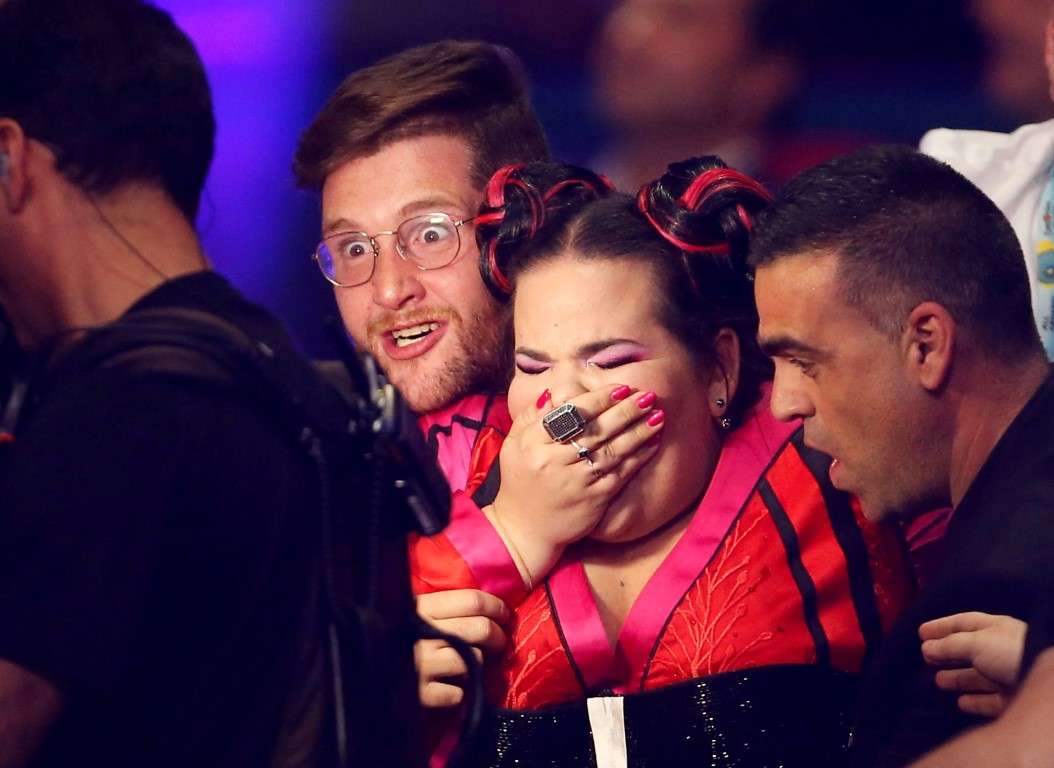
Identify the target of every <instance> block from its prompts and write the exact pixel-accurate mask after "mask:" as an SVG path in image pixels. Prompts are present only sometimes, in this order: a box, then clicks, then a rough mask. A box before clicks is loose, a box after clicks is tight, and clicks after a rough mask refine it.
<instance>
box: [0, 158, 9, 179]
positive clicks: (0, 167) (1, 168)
mask: <svg viewBox="0 0 1054 768" xmlns="http://www.w3.org/2000/svg"><path fill="white" fill-rule="evenodd" d="M10 162H11V161H10V160H8V159H7V153H6V152H0V179H6V178H7V165H8V163H10Z"/></svg>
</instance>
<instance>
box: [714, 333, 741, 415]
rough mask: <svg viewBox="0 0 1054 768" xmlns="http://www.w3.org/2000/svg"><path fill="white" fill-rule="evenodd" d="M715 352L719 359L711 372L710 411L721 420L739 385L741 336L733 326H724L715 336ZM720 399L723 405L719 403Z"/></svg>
mask: <svg viewBox="0 0 1054 768" xmlns="http://www.w3.org/2000/svg"><path fill="white" fill-rule="evenodd" d="M714 352H715V354H716V356H717V360H716V361H715V363H714V367H713V370H712V373H711V378H710V385H709V387H708V390H707V392H708V394H709V397H710V403H709V406H710V413H711V414H712V415H713V417H714V419H715V420H720V418H721V417H722V416H724V415H725V411H726V410H727V409H728V404H729V403H731V402H732V398H733V397H734V396H735V394H736V387H737V386H738V385H739V336H737V335H736V332H735V331H733V330H732V329H731V328H722V329H721V330H719V331H718V332H717V335H716V336H714ZM719 401H720V403H721V405H718V404H717V403H718V402H719Z"/></svg>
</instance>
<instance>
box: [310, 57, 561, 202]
mask: <svg viewBox="0 0 1054 768" xmlns="http://www.w3.org/2000/svg"><path fill="white" fill-rule="evenodd" d="M436 134H439V135H450V136H458V137H462V138H464V139H465V142H466V144H467V146H468V149H469V153H470V157H471V160H470V162H471V166H470V168H469V173H470V178H471V179H472V181H473V182H474V183H475V184H476V185H477V186H478V187H480V188H482V187H483V186H484V185H485V184H486V182H487V179H488V178H490V176H491V174H492V173H494V172H495V171H496V170H497V169H498V168H501V167H502V166H504V165H508V164H510V163H517V162H527V161H530V160H544V159H546V158H548V156H549V147H548V144H547V143H546V140H545V134H544V132H543V131H542V127H541V123H540V122H539V121H538V117H537V115H535V113H534V110H533V109H532V108H531V104H530V99H529V97H528V92H527V83H526V78H525V77H524V74H523V68H522V65H521V64H520V61H519V59H518V58H517V57H516V55H515V54H513V53H512V51H510V50H509V49H507V48H503V47H501V46H497V45H492V44H490V43H483V42H476V41H455V40H444V41H441V42H437V43H430V44H428V45H422V46H418V47H416V48H410V49H408V50H406V51H403V52H402V53H398V54H396V55H394V56H391V57H389V58H387V59H384V60H382V61H380V62H378V63H376V64H374V65H373V66H370V67H367V68H365V69H361V70H359V71H357V72H354V73H352V74H351V75H349V76H348V77H347V78H346V79H345V80H344V82H343V83H341V85H340V87H338V88H337V90H336V92H335V93H334V94H333V95H332V96H331V97H330V99H329V101H327V102H326V103H325V105H324V106H323V107H322V110H321V111H320V112H319V114H318V116H317V117H316V118H315V121H314V122H313V123H312V124H311V125H310V126H309V127H308V129H307V130H306V131H304V133H303V134H302V135H301V137H300V142H299V144H298V146H297V151H296V157H295V159H294V163H293V172H294V173H295V174H296V180H297V184H298V186H300V187H305V188H315V189H317V188H319V187H321V186H322V184H323V183H324V182H325V180H326V177H327V176H329V174H331V173H332V172H333V171H334V170H336V169H337V168H339V167H340V166H341V165H343V164H344V163H346V162H348V161H350V160H355V159H357V158H360V157H368V156H369V155H372V154H374V153H375V152H378V151H379V150H381V149H383V148H384V147H385V146H387V145H388V144H391V143H392V142H395V141H399V140H402V139H409V138H416V137H418V136H429V135H436Z"/></svg>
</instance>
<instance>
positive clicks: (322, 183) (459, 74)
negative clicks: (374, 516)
mask: <svg viewBox="0 0 1054 768" xmlns="http://www.w3.org/2000/svg"><path fill="white" fill-rule="evenodd" d="M547 155H548V147H547V145H546V141H545V136H544V134H543V132H542V128H541V125H540V124H539V122H538V119H537V117H536V116H535V114H534V112H533V111H532V109H531V106H530V102H529V100H528V97H527V92H526V83H525V80H524V76H523V72H522V70H521V68H520V65H519V62H518V61H517V60H516V58H515V56H514V55H513V54H512V52H511V51H509V50H507V49H505V48H501V47H498V46H494V45H490V44H488V43H481V42H458V41H443V42H438V43H432V44H429V45H423V46H420V47H417V48H412V49H410V50H407V51H404V52H402V53H399V54H397V55H395V56H392V57H390V58H388V59H385V60H383V61H381V62H379V63H377V64H375V65H373V66H371V67H368V68H366V69H363V70H360V71H358V72H355V73H353V74H352V75H350V76H349V77H348V78H347V79H346V80H345V81H344V82H343V83H342V84H341V85H340V87H339V88H338V89H337V91H336V92H335V93H334V94H333V95H332V96H331V97H330V99H329V101H327V102H326V104H325V105H324V106H323V107H322V110H321V111H320V112H319V114H318V116H317V117H316V118H315V121H314V123H312V125H311V126H310V127H309V128H308V129H307V130H306V131H305V132H304V134H303V136H302V138H301V140H300V145H299V147H298V148H297V153H296V160H295V166H294V170H295V172H296V175H297V180H298V182H299V184H300V185H301V186H303V187H308V188H316V189H320V190H321V194H322V235H323V240H322V242H321V243H320V244H319V248H318V251H317V252H316V258H317V259H318V262H319V266H320V267H321V268H322V273H323V275H324V276H325V277H326V278H327V279H328V280H329V281H330V282H331V283H333V285H334V294H335V296H336V300H337V305H338V306H339V308H340V312H341V315H342V317H343V320H344V323H345V325H346V326H347V329H348V332H349V333H350V334H351V336H352V338H353V339H354V341H355V343H356V344H357V345H358V346H359V347H360V348H363V349H368V350H369V351H370V352H372V353H373V355H374V356H375V357H376V358H377V360H378V361H379V362H380V365H381V367H382V368H383V369H384V372H385V373H386V374H387V376H388V379H389V380H390V381H391V382H392V383H393V384H394V385H395V386H396V387H398V388H399V389H400V391H401V392H402V393H403V395H404V396H405V397H406V399H407V402H408V403H409V404H410V406H411V407H412V408H413V409H414V410H415V411H417V412H418V413H420V414H429V413H434V412H437V411H440V410H442V409H446V408H447V407H448V406H451V405H453V404H455V403H457V401H459V400H461V399H462V398H465V397H466V396H468V395H474V394H478V393H481V392H493V391H502V390H504V388H505V385H506V383H507V381H508V377H509V376H510V374H511V361H510V358H509V357H508V350H507V349H506V337H507V329H506V323H505V321H504V318H503V308H502V306H501V304H500V302H499V301H498V300H497V299H495V298H494V297H493V296H491V295H490V293H488V291H487V289H486V288H485V287H484V284H483V281H482V279H481V278H480V275H479V266H478V258H479V249H478V248H477V246H476V238H475V229H474V226H473V224H472V219H473V217H474V216H475V214H476V211H477V210H478V208H479V205H480V202H481V201H482V199H483V187H484V185H485V184H486V182H487V180H488V179H489V178H490V176H491V174H493V173H494V171H496V170H497V169H498V168H500V167H502V166H504V165H507V164H510V163H516V162H525V161H528V160H534V159H542V158H545V157H547ZM352 262H354V264H355V266H354V267H352V266H351V265H352ZM461 411H462V412H463V411H464V409H461ZM444 468H448V467H447V466H444ZM448 474H450V473H449V472H448ZM462 474H463V472H462ZM451 479H452V482H453V484H455V485H461V486H462V487H463V486H464V482H463V481H462V482H460V483H459V482H458V481H457V480H458V479H457V477H456V476H453V477H452V478H451Z"/></svg>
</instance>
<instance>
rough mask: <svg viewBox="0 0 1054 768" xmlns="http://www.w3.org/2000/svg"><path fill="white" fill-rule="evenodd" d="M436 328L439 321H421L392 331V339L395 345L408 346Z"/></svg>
mask: <svg viewBox="0 0 1054 768" xmlns="http://www.w3.org/2000/svg"><path fill="white" fill-rule="evenodd" d="M438 328H439V323H421V324H420V325H413V326H410V327H409V328H400V329H399V330H397V331H392V339H394V340H395V346H397V347H408V346H410V345H411V344H416V343H417V342H419V341H421V339H423V338H425V337H426V336H427V335H428V334H430V333H431V332H432V331H434V330H436V329H438Z"/></svg>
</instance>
